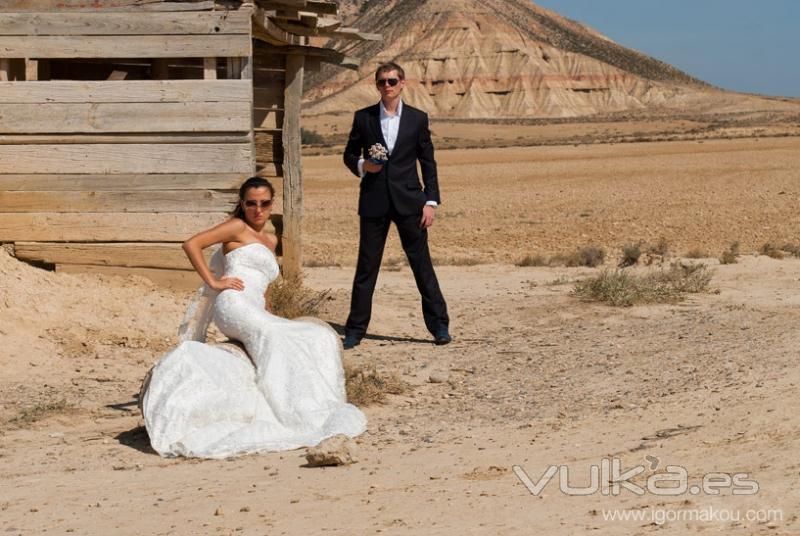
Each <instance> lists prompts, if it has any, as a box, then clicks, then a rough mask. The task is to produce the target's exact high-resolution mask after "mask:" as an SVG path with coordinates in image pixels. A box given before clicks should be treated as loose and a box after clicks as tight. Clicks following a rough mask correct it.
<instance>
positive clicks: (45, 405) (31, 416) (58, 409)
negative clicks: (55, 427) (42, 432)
mask: <svg viewBox="0 0 800 536" xmlns="http://www.w3.org/2000/svg"><path fill="white" fill-rule="evenodd" d="M75 409H76V408H75V406H73V405H71V404H68V403H67V401H66V400H65V399H63V398H62V399H59V400H49V401H46V402H37V403H36V404H35V405H33V406H31V407H29V408H25V409H23V410H22V411H21V412H20V413H19V415H17V416H16V417H14V418H13V419H11V420H10V421H9V424H11V425H12V426H17V427H19V426H24V425H26V424H31V423H34V422H36V421H41V420H42V419H45V418H47V417H49V416H51V415H58V414H64V413H71V412H72V411H74V410H75Z"/></svg>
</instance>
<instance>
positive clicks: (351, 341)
mask: <svg viewBox="0 0 800 536" xmlns="http://www.w3.org/2000/svg"><path fill="white" fill-rule="evenodd" d="M359 344H361V337H356V336H355V335H346V336H345V338H344V342H343V343H342V346H344V349H345V350H352V349H353V348H355V347H356V346H358V345H359Z"/></svg>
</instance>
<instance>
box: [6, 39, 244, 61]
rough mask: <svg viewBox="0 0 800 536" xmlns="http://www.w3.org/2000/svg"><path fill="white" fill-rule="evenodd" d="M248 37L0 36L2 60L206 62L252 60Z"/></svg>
mask: <svg viewBox="0 0 800 536" xmlns="http://www.w3.org/2000/svg"><path fill="white" fill-rule="evenodd" d="M250 50H251V43H250V37H249V36H247V35H172V36H164V35H130V36H116V35H92V36H13V37H2V36H0V57H3V58H20V57H28V58H31V57H33V58H206V57H208V56H213V55H216V56H219V57H241V56H249V55H250Z"/></svg>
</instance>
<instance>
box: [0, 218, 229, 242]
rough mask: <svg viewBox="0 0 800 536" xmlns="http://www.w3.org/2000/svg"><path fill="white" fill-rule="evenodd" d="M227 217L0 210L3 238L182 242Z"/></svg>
mask: <svg viewBox="0 0 800 536" xmlns="http://www.w3.org/2000/svg"><path fill="white" fill-rule="evenodd" d="M228 217H229V216H228V214H227V213H224V212H220V213H215V212H200V213H185V214H169V213H153V214H148V215H147V216H146V217H143V216H142V215H141V214H120V213H88V212H84V213H81V214H59V213H55V212H46V213H45V212H38V213H25V214H0V242H18V241H24V242H182V241H184V240H186V239H187V238H189V237H190V236H192V235H194V234H196V233H198V232H200V231H202V230H203V229H208V228H209V227H213V226H215V225H218V224H219V223H222V222H223V221H225V220H226V219H227V218H228Z"/></svg>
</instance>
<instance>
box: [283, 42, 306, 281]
mask: <svg viewBox="0 0 800 536" xmlns="http://www.w3.org/2000/svg"><path fill="white" fill-rule="evenodd" d="M304 65H305V56H303V55H301V54H289V55H288V56H286V89H285V91H284V114H283V275H284V277H287V278H292V277H297V278H299V277H300V276H301V270H302V266H303V255H302V253H303V247H302V246H303V241H302V237H301V236H300V228H301V225H302V221H303V176H302V173H301V168H300V104H301V100H302V98H303V71H304Z"/></svg>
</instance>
